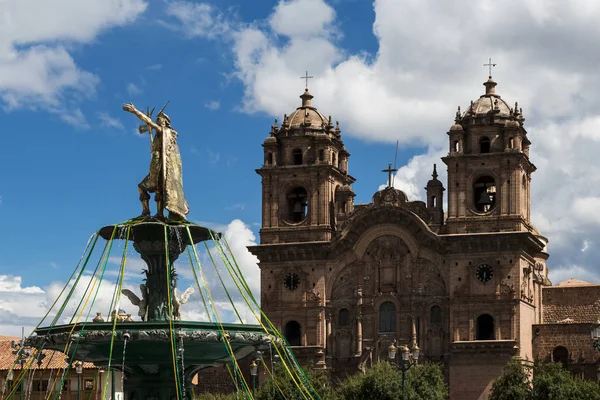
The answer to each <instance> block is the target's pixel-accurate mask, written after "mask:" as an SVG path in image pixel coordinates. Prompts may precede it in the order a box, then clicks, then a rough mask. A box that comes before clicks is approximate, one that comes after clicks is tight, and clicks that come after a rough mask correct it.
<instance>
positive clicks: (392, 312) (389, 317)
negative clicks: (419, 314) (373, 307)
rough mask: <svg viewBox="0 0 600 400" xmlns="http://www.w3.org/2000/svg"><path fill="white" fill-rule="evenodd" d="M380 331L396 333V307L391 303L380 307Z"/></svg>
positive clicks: (388, 302)
mask: <svg viewBox="0 0 600 400" xmlns="http://www.w3.org/2000/svg"><path fill="white" fill-rule="evenodd" d="M379 331H380V332H396V306H395V305H394V303H392V302H391V301H386V302H385V303H383V304H382V305H381V306H379Z"/></svg>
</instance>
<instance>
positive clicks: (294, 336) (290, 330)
mask: <svg viewBox="0 0 600 400" xmlns="http://www.w3.org/2000/svg"><path fill="white" fill-rule="evenodd" d="M301 334H302V329H301V327H300V324H299V323H298V322H297V321H290V322H288V323H287V324H285V327H284V328H283V336H285V340H287V342H288V343H289V345H290V346H302V336H301Z"/></svg>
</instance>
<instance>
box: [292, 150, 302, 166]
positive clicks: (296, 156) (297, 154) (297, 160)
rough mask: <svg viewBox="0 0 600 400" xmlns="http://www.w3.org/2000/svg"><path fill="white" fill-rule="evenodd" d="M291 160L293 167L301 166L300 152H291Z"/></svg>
mask: <svg viewBox="0 0 600 400" xmlns="http://www.w3.org/2000/svg"><path fill="white" fill-rule="evenodd" d="M292 158H293V159H294V165H302V150H300V149H294V150H292Z"/></svg>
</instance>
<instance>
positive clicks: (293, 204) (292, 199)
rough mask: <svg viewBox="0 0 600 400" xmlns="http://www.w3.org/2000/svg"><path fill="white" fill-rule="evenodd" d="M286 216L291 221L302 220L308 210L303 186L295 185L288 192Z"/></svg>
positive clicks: (306, 195) (306, 194) (306, 196)
mask: <svg viewBox="0 0 600 400" xmlns="http://www.w3.org/2000/svg"><path fill="white" fill-rule="evenodd" d="M287 197H288V218H289V220H290V221H291V222H302V220H304V218H305V217H306V215H307V212H308V193H307V192H306V189H304V188H303V187H296V188H294V189H292V190H291V191H290V192H289V194H288V196H287Z"/></svg>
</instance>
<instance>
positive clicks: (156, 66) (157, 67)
mask: <svg viewBox="0 0 600 400" xmlns="http://www.w3.org/2000/svg"><path fill="white" fill-rule="evenodd" d="M162 67H163V66H162V64H152V65H149V66H148V69H149V70H150V71H160V70H161V69H162Z"/></svg>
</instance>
